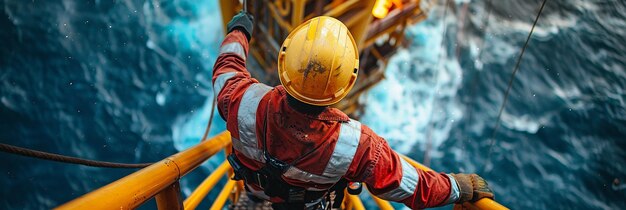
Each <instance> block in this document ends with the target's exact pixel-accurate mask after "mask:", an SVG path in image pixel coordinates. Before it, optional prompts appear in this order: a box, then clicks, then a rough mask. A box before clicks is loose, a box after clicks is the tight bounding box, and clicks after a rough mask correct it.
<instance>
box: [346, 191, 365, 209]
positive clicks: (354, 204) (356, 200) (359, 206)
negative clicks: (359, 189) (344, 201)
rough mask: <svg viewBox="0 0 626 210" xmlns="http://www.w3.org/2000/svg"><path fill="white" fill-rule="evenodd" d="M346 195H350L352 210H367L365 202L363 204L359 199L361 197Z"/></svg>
mask: <svg viewBox="0 0 626 210" xmlns="http://www.w3.org/2000/svg"><path fill="white" fill-rule="evenodd" d="M346 195H348V198H350V204H352V208H353V209H354V210H365V206H363V202H361V199H360V198H359V196H356V195H350V194H346Z"/></svg>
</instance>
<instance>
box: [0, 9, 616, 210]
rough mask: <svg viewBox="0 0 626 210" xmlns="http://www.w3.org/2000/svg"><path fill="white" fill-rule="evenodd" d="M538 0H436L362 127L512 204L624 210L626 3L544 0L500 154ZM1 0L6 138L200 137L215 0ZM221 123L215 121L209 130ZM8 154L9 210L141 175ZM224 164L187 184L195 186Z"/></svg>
mask: <svg viewBox="0 0 626 210" xmlns="http://www.w3.org/2000/svg"><path fill="white" fill-rule="evenodd" d="M540 3H541V2H540V1H538V0H534V1H469V0H468V1H452V2H451V3H450V5H448V9H447V12H446V15H445V16H444V15H443V14H444V7H443V6H442V4H443V1H441V2H439V5H436V6H434V7H433V8H432V10H431V11H430V12H429V14H430V15H429V18H428V19H427V20H426V21H424V22H422V23H419V24H416V25H413V26H411V27H410V28H409V29H408V30H407V31H406V36H407V40H408V41H409V44H408V45H407V46H405V47H403V48H402V49H400V50H399V51H398V53H397V54H396V55H394V56H393V57H392V59H391V61H390V63H389V65H388V67H387V70H386V79H385V80H384V81H383V82H381V83H380V84H379V85H377V86H376V87H375V88H374V89H373V90H372V91H371V92H369V93H368V94H366V95H364V96H363V97H362V98H361V100H363V101H364V102H365V103H366V107H365V109H364V111H363V112H362V113H360V115H361V120H362V122H364V123H365V124H367V125H369V126H370V127H372V128H373V129H374V131H376V132H377V133H378V134H380V135H381V136H383V137H385V138H386V139H387V140H388V141H389V142H390V145H391V146H392V147H394V149H396V150H397V151H398V152H400V153H403V154H407V155H409V156H411V157H412V158H414V159H416V160H418V161H424V160H427V161H428V163H429V164H430V166H431V167H432V168H434V169H436V170H439V171H444V172H465V173H475V172H478V173H480V174H481V175H482V176H483V177H485V178H486V179H487V180H488V181H489V183H490V186H492V187H493V188H494V190H495V192H496V200H498V201H499V202H501V203H502V204H504V205H506V206H509V207H511V208H513V209H624V208H626V199H624V198H626V184H624V182H625V181H626V163H625V161H624V160H626V131H624V129H623V128H625V127H626V108H625V107H626V106H625V102H626V93H625V92H624V89H625V88H626V87H625V86H626V71H625V67H626V53H624V52H625V50H626V3H625V2H624V1H588V0H587V1H585V0H567V1H566V0H560V1H556V0H548V3H547V5H546V8H545V9H544V13H543V16H542V17H541V18H540V20H539V22H538V26H537V28H536V29H535V33H534V34H533V37H532V38H531V41H530V45H529V47H528V49H527V51H526V54H525V55H524V57H523V59H522V63H521V66H520V69H519V72H518V73H517V76H516V77H515V80H514V82H513V88H512V90H511V93H510V96H509V101H508V104H507V105H506V106H505V109H504V113H503V115H502V121H501V126H500V128H499V129H498V130H497V131H496V135H495V136H496V137H495V141H494V146H493V147H492V148H491V149H492V154H491V155H490V156H489V155H488V153H489V150H490V144H491V142H492V139H491V134H492V132H493V129H494V127H495V123H496V117H497V114H498V109H499V106H500V105H501V103H502V99H503V94H504V90H505V89H506V86H507V82H508V80H509V78H510V76H511V72H512V70H513V66H514V64H515V61H516V59H517V56H518V54H519V52H520V49H521V47H522V45H523V43H524V41H525V39H526V36H527V35H528V31H529V30H530V27H531V25H532V21H533V20H534V17H535V15H536V13H537V11H538V8H539V5H540ZM0 8H2V10H1V11H0V13H2V16H1V17H0V38H1V39H0V40H2V42H3V44H2V47H0V57H1V59H0V141H1V142H3V143H9V144H14V145H19V146H24V147H29V148H34V149H40V150H45V151H50V152H55V153H61V154H66V155H71V156H79V157H85V158H92V159H98V160H107V161H119V162H151V161H157V160H160V159H162V158H164V157H166V156H168V155H170V154H173V153H175V152H177V151H180V150H183V149H185V148H187V147H190V146H192V145H194V144H196V143H197V142H198V141H199V139H200V137H201V135H202V134H203V131H204V128H205V126H206V122H207V120H208V118H209V116H210V112H211V109H210V108H211V100H212V97H213V94H212V89H211V85H210V75H211V71H212V70H211V68H212V65H213V62H214V61H215V58H216V56H217V50H218V46H219V43H220V41H221V39H222V38H223V31H222V25H221V23H222V22H221V15H220V13H219V5H218V3H217V1H214V0H177V1H145V0H126V1H104V0H91V1H70V0H66V1H61V0H47V1H43V0H37V1H36V0H33V1H18V0H4V1H0ZM488 8H491V12H488V11H489V9H488ZM488 14H489V15H488ZM486 20H488V21H486ZM444 29H445V31H446V33H445V34H446V35H445V37H444V36H442V34H443V32H444ZM222 130H224V122H223V121H222V120H221V118H220V117H218V116H217V115H216V117H215V118H214V123H213V127H212V129H211V131H210V133H211V135H214V134H217V133H219V132H220V131H222ZM425 154H427V155H425ZM0 157H1V158H2V161H1V162H0V172H1V174H2V175H1V177H0V183H2V186H4V187H3V188H2V190H1V192H2V194H1V196H2V199H0V208H2V209H46V208H51V207H54V206H57V205H60V204H62V203H64V202H66V201H68V200H71V199H73V198H75V197H77V196H79V195H82V194H84V193H86V192H89V191H90V190H93V189H96V188H98V187H100V186H102V185H105V184H107V183H109V182H111V181H114V180H116V179H118V178H120V177H123V176H124V175H126V174H129V173H132V172H133V171H135V170H129V169H102V168H92V167H84V166H75V165H65V164H60V163H51V162H47V161H40V160H35V159H31V158H24V157H18V156H13V155H8V154H0ZM222 160H223V156H222V155H221V154H220V155H218V157H216V158H214V159H211V160H210V161H208V162H207V163H205V164H204V165H203V166H202V167H201V170H199V171H197V172H194V173H192V174H191V175H190V176H188V177H187V178H185V179H183V180H182V185H183V193H185V194H189V193H190V192H191V190H192V189H193V188H194V187H195V186H196V185H197V184H198V183H199V182H200V181H201V180H202V179H203V178H204V177H206V176H207V175H208V174H209V173H210V171H211V170H212V169H213V168H214V167H216V166H217V164H219V163H220V161H222ZM616 181H617V182H619V183H615V182H616ZM213 196H214V195H213ZM209 202H210V201H207V202H205V203H204V204H203V205H202V206H201V207H205V206H207V204H206V203H209ZM368 203H369V205H370V207H371V202H368ZM398 207H400V206H398ZM145 208H146V209H151V208H154V203H152V202H151V203H148V205H146V206H145Z"/></svg>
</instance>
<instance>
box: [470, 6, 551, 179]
mask: <svg viewBox="0 0 626 210" xmlns="http://www.w3.org/2000/svg"><path fill="white" fill-rule="evenodd" d="M546 2H547V0H543V3H542V4H541V7H540V8H539V12H538V13H537V17H536V18H535V22H533V27H532V28H530V32H529V33H528V37H526V42H525V43H524V47H522V51H521V52H520V55H519V57H517V62H516V63H515V68H513V73H512V74H511V78H510V79H509V85H508V87H507V88H506V92H505V93H504V100H503V101H502V105H501V106H500V111H499V112H498V118H497V120H496V127H495V128H494V129H493V132H492V133H491V143H490V145H489V153H487V159H486V160H485V162H484V163H483V167H482V169H481V171H482V172H484V171H485V167H486V166H487V162H488V161H489V160H491V153H492V152H493V145H494V144H495V143H496V139H495V137H496V131H497V130H498V128H499V127H500V121H501V118H502V111H504V106H506V102H507V101H508V99H509V92H510V91H511V86H513V80H515V75H516V73H517V70H518V69H519V65H520V63H521V61H522V56H524V52H526V47H528V43H529V42H530V37H531V36H532V35H533V31H535V26H536V25H537V21H539V17H541V12H542V11H543V7H544V6H545V5H546Z"/></svg>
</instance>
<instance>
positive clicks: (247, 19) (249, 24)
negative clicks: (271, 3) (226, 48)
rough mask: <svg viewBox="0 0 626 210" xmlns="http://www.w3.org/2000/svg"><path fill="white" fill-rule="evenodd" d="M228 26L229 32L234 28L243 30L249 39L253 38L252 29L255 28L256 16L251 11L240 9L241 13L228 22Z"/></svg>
mask: <svg viewBox="0 0 626 210" xmlns="http://www.w3.org/2000/svg"><path fill="white" fill-rule="evenodd" d="M226 28H227V29H228V33H230V32H232V31H234V30H239V31H241V32H243V33H244V34H245V35H246V38H248V41H250V38H252V30H253V29H254V16H252V14H250V13H247V12H244V11H239V13H237V14H236V15H235V16H234V17H233V19H231V20H230V22H228V25H226Z"/></svg>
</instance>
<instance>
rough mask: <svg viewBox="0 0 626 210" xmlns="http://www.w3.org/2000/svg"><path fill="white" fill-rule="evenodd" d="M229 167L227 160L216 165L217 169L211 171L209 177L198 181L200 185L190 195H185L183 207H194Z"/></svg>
mask: <svg viewBox="0 0 626 210" xmlns="http://www.w3.org/2000/svg"><path fill="white" fill-rule="evenodd" d="M229 168H230V165H228V162H227V161H224V163H222V165H220V166H219V167H217V169H215V171H213V172H212V173H211V175H209V177H207V178H206V179H205V180H204V181H202V183H200V185H199V186H198V187H197V188H196V189H195V190H194V191H193V192H192V193H191V195H189V197H187V199H186V200H185V202H184V203H183V205H184V206H185V209H191V210H193V209H196V207H197V206H198V204H200V202H201V201H202V199H204V197H206V195H207V194H208V193H209V191H211V189H213V187H214V186H215V184H217V182H219V181H220V179H221V178H222V177H223V176H224V174H226V171H228V169H229Z"/></svg>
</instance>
